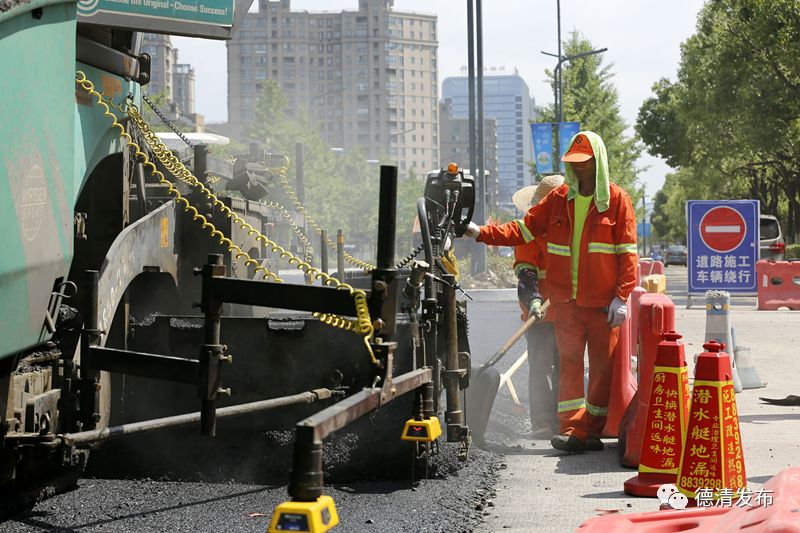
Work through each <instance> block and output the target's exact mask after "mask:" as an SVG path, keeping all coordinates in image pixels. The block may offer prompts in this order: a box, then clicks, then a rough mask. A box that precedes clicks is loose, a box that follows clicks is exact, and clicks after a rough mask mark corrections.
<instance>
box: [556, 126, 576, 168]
mask: <svg viewBox="0 0 800 533" xmlns="http://www.w3.org/2000/svg"><path fill="white" fill-rule="evenodd" d="M579 131H581V123H580V122H559V123H558V143H559V145H560V148H561V155H560V156H559V158H558V160H559V161H561V158H562V157H564V154H565V153H567V147H568V146H569V141H570V140H571V139H572V138H573V137H574V136H575V135H576V134H577V133H578V132H579ZM565 171H566V167H564V162H563V161H561V173H562V174H563V173H564V172H565Z"/></svg>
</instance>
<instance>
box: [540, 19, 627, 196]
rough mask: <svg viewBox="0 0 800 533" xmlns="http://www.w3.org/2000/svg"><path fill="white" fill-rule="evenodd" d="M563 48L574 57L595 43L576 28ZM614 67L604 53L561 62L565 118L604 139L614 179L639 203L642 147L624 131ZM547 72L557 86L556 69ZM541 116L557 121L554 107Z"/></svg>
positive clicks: (543, 112) (545, 110) (544, 111)
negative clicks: (615, 84)
mask: <svg viewBox="0 0 800 533" xmlns="http://www.w3.org/2000/svg"><path fill="white" fill-rule="evenodd" d="M563 50H564V51H563V54H564V56H573V55H577V54H581V53H584V52H589V51H590V50H592V43H591V42H590V41H589V40H588V39H586V38H585V37H583V36H582V35H581V34H580V32H577V31H574V32H572V33H571V34H570V36H569V38H568V39H567V40H566V41H565V42H564V49H563ZM612 67H613V64H607V65H604V64H603V56H602V55H591V56H586V57H582V58H578V59H574V60H572V61H569V62H567V63H564V65H562V70H563V74H562V91H563V100H564V103H563V113H564V116H563V118H562V119H563V120H564V121H576V122H580V124H581V129H585V130H591V131H594V132H596V133H598V134H599V135H600V136H601V137H602V138H603V142H605V145H606V148H607V150H608V166H609V171H610V173H611V180H612V181H613V182H614V183H616V184H618V185H619V186H621V187H622V188H624V189H625V190H626V191H628V193H629V194H630V195H631V200H633V201H634V204H637V203H638V202H636V199H637V198H639V197H640V196H641V191H640V189H639V186H638V184H637V177H638V174H639V172H640V171H641V170H642V169H640V168H638V167H637V166H636V161H637V159H638V158H639V156H640V155H641V152H642V147H641V145H640V144H639V142H638V139H637V138H636V136H629V135H627V134H626V133H625V130H626V128H627V127H628V125H627V124H626V123H625V121H624V120H623V118H622V115H621V114H620V109H619V94H618V93H617V89H616V87H615V86H614V83H613V78H614V74H613V72H612ZM546 74H547V76H548V78H549V79H550V83H551V86H552V87H553V88H555V84H556V80H555V77H554V76H553V72H552V71H549V70H548V71H546ZM542 115H543V120H545V121H555V113H554V110H553V107H552V106H551V107H549V108H545V109H543V110H542ZM564 142H566V141H564Z"/></svg>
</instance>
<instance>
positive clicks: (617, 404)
mask: <svg viewBox="0 0 800 533" xmlns="http://www.w3.org/2000/svg"><path fill="white" fill-rule="evenodd" d="M630 301H631V298H630V297H628V303H629V304H630ZM630 335H631V317H628V318H627V319H626V320H625V322H623V323H622V325H621V326H620V328H619V338H618V339H617V346H616V348H614V356H613V357H614V358H613V360H612V362H611V394H610V395H609V398H608V416H607V417H606V425H605V426H604V427H603V437H616V436H617V435H619V424H620V421H621V420H622V415H623V414H624V413H625V410H626V409H627V408H628V405H629V404H630V403H631V400H632V399H633V395H634V394H636V379H635V378H634V377H633V373H632V372H631V352H630V349H631V344H630V342H629V337H630Z"/></svg>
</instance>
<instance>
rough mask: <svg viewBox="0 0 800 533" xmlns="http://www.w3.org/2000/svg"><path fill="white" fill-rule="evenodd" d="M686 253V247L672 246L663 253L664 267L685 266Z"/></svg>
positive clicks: (680, 245)
mask: <svg viewBox="0 0 800 533" xmlns="http://www.w3.org/2000/svg"><path fill="white" fill-rule="evenodd" d="M688 255H689V254H688V252H687V250H686V246H684V245H682V244H673V245H672V246H670V247H669V248H667V251H666V252H664V266H665V267H668V266H669V265H683V266H686V265H687V258H688Z"/></svg>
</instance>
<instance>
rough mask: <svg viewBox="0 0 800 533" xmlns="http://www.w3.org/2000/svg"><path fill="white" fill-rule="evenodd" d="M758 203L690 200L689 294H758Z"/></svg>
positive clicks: (687, 208)
mask: <svg viewBox="0 0 800 533" xmlns="http://www.w3.org/2000/svg"><path fill="white" fill-rule="evenodd" d="M758 219H759V204H758V201H757V200H689V201H688V202H687V203H686V222H687V224H686V230H687V233H688V235H687V242H688V244H689V258H688V262H689V294H699V293H700V294H701V293H704V292H705V291H707V290H710V289H715V290H724V291H730V292H733V293H739V294H755V292H756V291H757V286H756V272H755V267H756V261H758V239H759V234H758V232H759V227H758Z"/></svg>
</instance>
